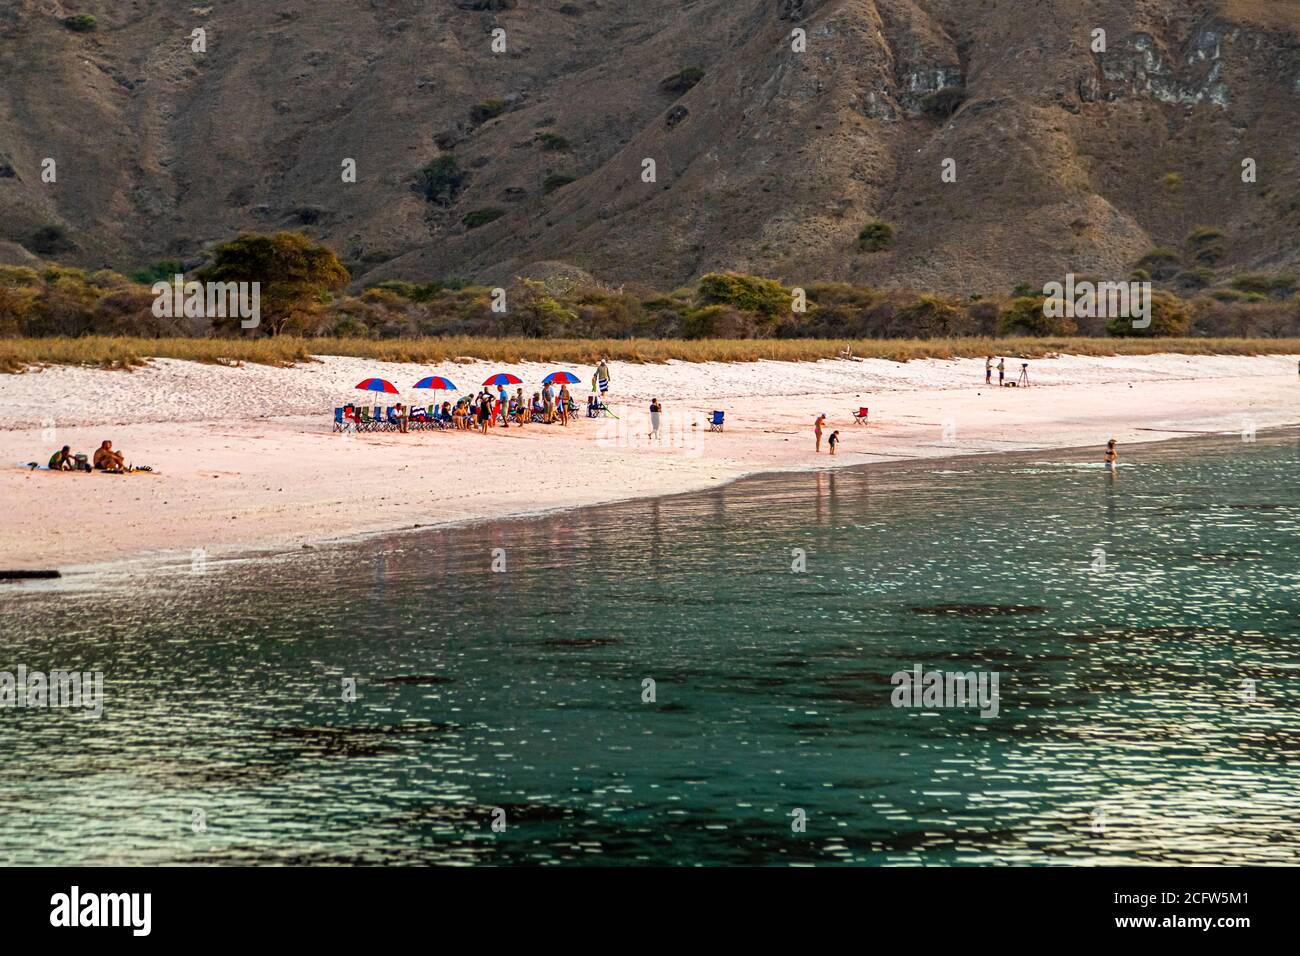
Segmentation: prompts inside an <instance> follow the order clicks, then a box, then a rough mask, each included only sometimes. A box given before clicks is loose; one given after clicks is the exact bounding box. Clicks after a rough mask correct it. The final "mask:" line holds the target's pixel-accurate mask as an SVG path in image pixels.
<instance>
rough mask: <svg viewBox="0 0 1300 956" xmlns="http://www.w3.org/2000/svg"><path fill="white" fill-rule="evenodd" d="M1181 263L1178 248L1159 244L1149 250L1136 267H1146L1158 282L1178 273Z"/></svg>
mask: <svg viewBox="0 0 1300 956" xmlns="http://www.w3.org/2000/svg"><path fill="white" fill-rule="evenodd" d="M1181 263H1182V259H1181V257H1180V256H1179V255H1178V251H1177V250H1176V249H1170V248H1167V247H1165V246H1159V247H1157V248H1155V249H1151V250H1150V251H1148V252H1147V254H1146V255H1144V256H1143V257H1142V258H1141V259H1139V260H1138V261H1137V265H1136V266H1135V267H1134V268H1137V269H1144V270H1145V271H1146V272H1147V273H1148V274H1149V275H1150V276H1151V278H1153V279H1155V280H1156V281H1157V282H1164V281H1166V280H1168V279H1172V278H1173V277H1174V276H1175V275H1177V274H1178V269H1179V266H1180V265H1181Z"/></svg>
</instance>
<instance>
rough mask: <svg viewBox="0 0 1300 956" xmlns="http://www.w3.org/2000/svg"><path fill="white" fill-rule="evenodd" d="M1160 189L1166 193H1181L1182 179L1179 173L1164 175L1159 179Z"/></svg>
mask: <svg viewBox="0 0 1300 956" xmlns="http://www.w3.org/2000/svg"><path fill="white" fill-rule="evenodd" d="M1160 188H1161V189H1163V190H1164V191H1165V192H1167V193H1170V194H1172V193H1176V192H1181V191H1182V188H1183V177H1182V175H1181V174H1180V173H1165V174H1164V175H1163V176H1161V177H1160Z"/></svg>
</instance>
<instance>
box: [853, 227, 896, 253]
mask: <svg viewBox="0 0 1300 956" xmlns="http://www.w3.org/2000/svg"><path fill="white" fill-rule="evenodd" d="M893 243H894V227H893V226H891V225H890V224H889V223H887V222H885V221H883V220H881V219H873V220H871V222H869V223H867V224H866V225H865V226H863V227H862V230H861V231H860V232H859V233H858V248H859V249H861V250H863V251H864V252H879V251H880V250H882V249H888V248H889V247H890V246H891V245H893Z"/></svg>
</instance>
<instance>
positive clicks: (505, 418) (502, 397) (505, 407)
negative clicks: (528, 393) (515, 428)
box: [497, 385, 510, 428]
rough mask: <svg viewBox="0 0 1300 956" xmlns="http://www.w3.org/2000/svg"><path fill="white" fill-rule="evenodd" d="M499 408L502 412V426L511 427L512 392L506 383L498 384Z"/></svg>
mask: <svg viewBox="0 0 1300 956" xmlns="http://www.w3.org/2000/svg"><path fill="white" fill-rule="evenodd" d="M497 408H498V409H499V410H500V412H501V427H502V428H509V427H510V393H509V392H507V391H506V387H505V386H504V385H498V386H497Z"/></svg>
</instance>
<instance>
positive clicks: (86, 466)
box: [33, 439, 153, 475]
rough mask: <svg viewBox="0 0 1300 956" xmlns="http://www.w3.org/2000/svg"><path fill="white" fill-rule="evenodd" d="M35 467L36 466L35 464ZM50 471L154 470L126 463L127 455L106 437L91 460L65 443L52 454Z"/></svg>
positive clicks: (119, 472)
mask: <svg viewBox="0 0 1300 956" xmlns="http://www.w3.org/2000/svg"><path fill="white" fill-rule="evenodd" d="M33 467H35V466H34V465H33ZM49 468H50V471H106V472H109V473H110V474H117V475H123V474H126V473H127V472H130V471H137V470H138V471H152V470H153V469H151V468H149V467H148V466H142V467H141V468H139V469H136V468H133V467H132V466H130V465H128V464H127V463H126V456H125V455H123V454H122V453H121V452H118V451H114V450H113V443H112V442H111V441H108V440H107V439H105V440H104V441H102V442H100V444H99V447H98V448H96V449H95V454H94V457H93V459H91V460H90V461H89V462H88V461H87V460H86V456H85V455H74V454H73V453H72V446H71V445H64V446H63V447H62V448H60V449H59V450H58V451H56V452H55V453H54V454H53V455H51V456H50V462H49Z"/></svg>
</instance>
